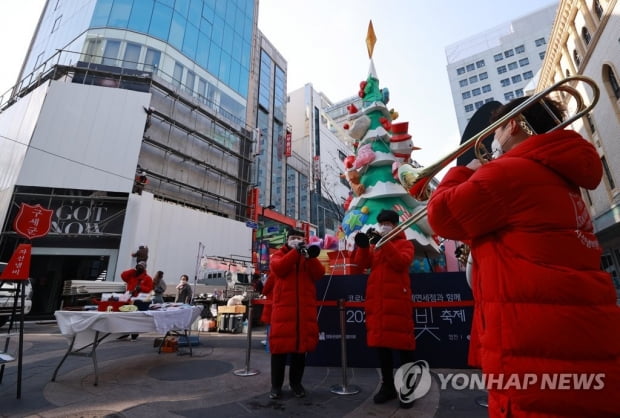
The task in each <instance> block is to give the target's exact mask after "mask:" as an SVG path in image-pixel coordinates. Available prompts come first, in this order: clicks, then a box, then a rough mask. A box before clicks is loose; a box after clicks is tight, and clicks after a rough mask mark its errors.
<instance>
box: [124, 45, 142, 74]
mask: <svg viewBox="0 0 620 418" xmlns="http://www.w3.org/2000/svg"><path fill="white" fill-rule="evenodd" d="M141 49H142V47H141V46H140V45H138V44H134V43H131V42H127V45H125V55H124V56H123V67H124V68H131V69H133V70H135V69H137V68H138V61H139V60H140V50H141Z"/></svg>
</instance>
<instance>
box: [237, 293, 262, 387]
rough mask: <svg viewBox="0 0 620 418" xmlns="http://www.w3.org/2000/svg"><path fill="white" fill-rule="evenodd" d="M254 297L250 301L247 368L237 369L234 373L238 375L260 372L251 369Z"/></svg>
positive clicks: (252, 374) (246, 355) (250, 374)
mask: <svg viewBox="0 0 620 418" xmlns="http://www.w3.org/2000/svg"><path fill="white" fill-rule="evenodd" d="M253 310H254V308H253V306H252V299H251V298H250V299H249V301H248V347H247V349H246V352H245V369H237V370H235V371H233V373H234V374H235V375H237V376H254V375H257V374H258V373H260V372H259V371H258V370H256V369H250V351H251V350H252V311H253Z"/></svg>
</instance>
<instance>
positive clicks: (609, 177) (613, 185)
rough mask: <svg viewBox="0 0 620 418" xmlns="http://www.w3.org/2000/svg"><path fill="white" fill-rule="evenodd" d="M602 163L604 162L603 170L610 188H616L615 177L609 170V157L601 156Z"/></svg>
mask: <svg viewBox="0 0 620 418" xmlns="http://www.w3.org/2000/svg"><path fill="white" fill-rule="evenodd" d="M601 163H603V172H604V173H605V176H604V177H605V179H606V181H607V184H608V185H609V188H610V189H611V190H613V189H615V188H616V183H615V182H614V178H613V176H612V175H611V171H609V165H607V159H606V158H605V156H603V157H601Z"/></svg>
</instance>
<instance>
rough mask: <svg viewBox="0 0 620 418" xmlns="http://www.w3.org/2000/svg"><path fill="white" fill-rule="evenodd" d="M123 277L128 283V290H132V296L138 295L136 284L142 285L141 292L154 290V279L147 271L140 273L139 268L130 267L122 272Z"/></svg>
mask: <svg viewBox="0 0 620 418" xmlns="http://www.w3.org/2000/svg"><path fill="white" fill-rule="evenodd" d="M121 279H123V281H124V282H125V283H127V291H128V292H131V294H132V296H138V292H136V291H135V290H136V286H138V285H140V293H151V291H152V290H153V279H152V278H151V276H149V275H148V274H147V273H146V271H143V272H142V273H140V274H138V270H136V269H129V270H125V271H123V272H122V273H121Z"/></svg>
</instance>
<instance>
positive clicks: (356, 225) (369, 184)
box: [342, 21, 437, 250]
mask: <svg viewBox="0 0 620 418" xmlns="http://www.w3.org/2000/svg"><path fill="white" fill-rule="evenodd" d="M366 41H367V46H368V56H369V59H370V69H369V72H368V77H367V78H366V80H365V81H362V82H361V83H360V90H359V96H360V98H361V99H362V101H361V103H362V106H361V108H360V109H358V108H357V106H355V105H354V104H350V105H349V106H348V107H347V109H348V112H349V115H348V120H347V122H346V123H345V124H344V125H343V128H344V129H345V130H346V131H347V133H348V135H349V137H350V138H351V140H352V143H353V148H354V150H355V155H351V156H348V157H347V158H345V160H344V171H345V176H346V178H347V180H348V182H349V184H350V185H351V190H352V194H351V196H350V197H349V199H348V200H347V201H346V202H345V204H344V206H345V216H344V218H343V220H342V232H343V234H344V236H345V238H346V248H347V249H348V250H350V249H352V248H353V239H354V236H355V234H356V233H357V232H358V231H360V230H361V231H366V230H367V229H368V228H369V227H371V226H375V224H376V218H377V214H378V213H379V212H380V211H381V210H382V209H392V210H394V211H396V212H397V213H398V214H399V216H400V221H401V222H403V221H404V220H406V219H407V218H409V217H410V216H411V215H412V213H414V212H415V211H416V210H418V209H419V208H420V207H421V205H423V204H424V203H421V202H419V201H417V200H415V199H414V198H413V197H412V196H410V195H409V193H408V192H407V190H406V189H405V188H404V187H403V186H402V185H401V184H400V182H399V181H398V176H397V171H398V167H399V166H400V165H401V164H403V163H411V152H412V151H413V150H416V149H419V148H417V147H415V146H414V145H413V141H412V139H411V135H409V133H408V127H409V126H408V125H409V124H408V122H402V123H395V122H394V120H395V119H396V118H397V117H398V114H397V113H396V112H395V111H394V109H390V110H388V107H387V104H388V102H389V99H390V94H389V91H388V89H387V88H380V86H379V78H378V77H377V74H376V71H375V67H374V63H373V61H372V51H373V48H374V44H375V41H376V37H375V35H374V30H373V27H372V21H371V22H370V24H369V27H368V36H367V39H366ZM405 232H406V235H407V238H408V239H410V240H414V242H415V244H416V246H418V247H419V246H421V247H430V248H437V243H436V242H435V241H434V239H433V238H432V230H431V229H430V227H429V226H428V224H426V223H425V222H422V223H418V224H415V225H412V226H411V227H410V228H408V229H407V230H406V231H405Z"/></svg>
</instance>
